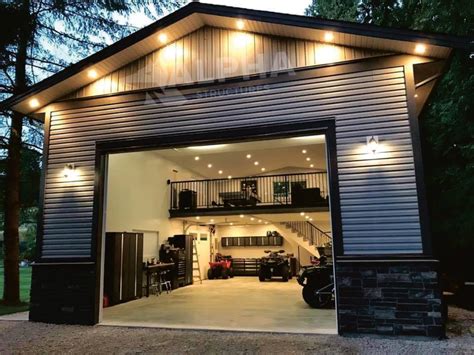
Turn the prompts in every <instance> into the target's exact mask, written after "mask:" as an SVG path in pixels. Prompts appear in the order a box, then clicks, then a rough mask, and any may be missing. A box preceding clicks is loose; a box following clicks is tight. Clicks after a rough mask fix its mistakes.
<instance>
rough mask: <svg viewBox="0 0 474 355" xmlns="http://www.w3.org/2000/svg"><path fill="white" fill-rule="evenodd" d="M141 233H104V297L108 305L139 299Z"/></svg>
mask: <svg viewBox="0 0 474 355" xmlns="http://www.w3.org/2000/svg"><path fill="white" fill-rule="evenodd" d="M142 270H143V234H142V233H127V232H123V233H115V232H108V233H106V234H105V269H104V294H105V295H106V296H107V297H108V299H109V305H111V306H113V305H116V304H119V303H123V302H128V301H131V300H134V299H137V298H140V297H142V282H143V281H142V280H143V271H142Z"/></svg>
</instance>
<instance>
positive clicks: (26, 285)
mask: <svg viewBox="0 0 474 355" xmlns="http://www.w3.org/2000/svg"><path fill="white" fill-rule="evenodd" d="M3 273H4V269H3V265H1V266H0V297H2V296H3V281H4V280H3ZM30 287H31V267H21V268H20V298H21V300H22V301H23V302H29V301H30ZM27 310H28V305H27V304H25V305H22V306H17V307H6V306H4V305H2V304H0V316H1V315H4V314H10V313H16V312H23V311H27Z"/></svg>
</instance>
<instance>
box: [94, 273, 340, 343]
mask: <svg viewBox="0 0 474 355" xmlns="http://www.w3.org/2000/svg"><path fill="white" fill-rule="evenodd" d="M101 324H102V325H116V326H139V327H159V328H178V329H207V330H215V329H220V330H234V331H264V332H286V333H313V334H336V333H337V332H336V314H335V311H334V310H333V309H312V308H310V307H309V306H308V305H307V304H306V303H305V302H304V301H303V298H302V297H301V286H300V285H298V283H297V282H296V280H295V279H294V278H293V279H292V280H290V282H287V283H285V282H281V281H277V280H275V281H267V282H264V283H261V282H259V281H258V279H257V277H235V278H233V279H229V280H204V281H203V282H202V284H195V285H192V286H187V287H183V288H180V289H177V290H174V291H173V292H171V293H170V294H166V293H163V294H161V295H159V296H155V295H153V296H150V297H149V298H146V297H144V298H142V299H139V300H136V301H131V302H128V303H124V304H121V305H117V306H114V307H110V308H105V309H104V310H103V321H102V323H101Z"/></svg>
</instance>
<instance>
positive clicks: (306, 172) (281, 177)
mask: <svg viewBox="0 0 474 355" xmlns="http://www.w3.org/2000/svg"><path fill="white" fill-rule="evenodd" d="M107 161H108V164H107V165H108V167H107V174H106V180H107V183H106V194H105V202H106V203H105V213H104V215H105V234H104V236H103V243H102V257H103V260H104V262H103V272H102V274H103V278H102V281H103V282H102V287H101V289H102V291H103V304H102V312H101V324H106V325H124V326H148V327H168V328H186V329H223V330H244V331H269V332H296V333H337V330H336V313H335V310H334V303H335V300H334V294H333V290H334V284H333V277H332V275H333V263H332V254H333V253H332V244H333V243H332V228H331V218H330V204H329V194H330V191H329V181H328V165H327V154H326V141H325V136H324V135H312V136H302V137H289V138H281V139H272V140H259V141H252V142H241V143H229V144H216V145H207V146H203V145H201V146H188V147H178V148H174V149H161V150H147V151H141V152H131V153H117V154H110V155H109V156H108V159H107Z"/></svg>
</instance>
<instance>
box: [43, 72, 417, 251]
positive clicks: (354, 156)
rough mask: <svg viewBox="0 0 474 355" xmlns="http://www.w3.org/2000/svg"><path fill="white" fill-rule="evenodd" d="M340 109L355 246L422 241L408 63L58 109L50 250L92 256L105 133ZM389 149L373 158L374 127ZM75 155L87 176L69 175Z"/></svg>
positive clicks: (50, 181)
mask: <svg viewBox="0 0 474 355" xmlns="http://www.w3.org/2000/svg"><path fill="white" fill-rule="evenodd" d="M328 116H335V117H336V140H337V151H338V164H339V181H340V199H341V210H342V226H343V238H344V251H345V253H346V254H380V253H408V252H412V253H418V252H421V251H422V245H421V235H420V223H419V217H418V204H417V191H416V186H415V172H414V163H413V153H412V144H411V136H410V128H409V122H408V112H407V100H406V90H405V81H404V73H403V67H396V68H388V69H378V70H370V71H364V72H358V73H351V74H340V75H334V76H326V77H318V78H311V79H300V80H294V81H290V82H280V83H273V84H269V85H267V86H265V88H264V89H262V90H260V91H256V92H243V93H238V94H232V95H225V96H219V97H203V96H202V95H201V96H200V95H197V97H193V98H191V99H187V100H180V101H178V104H177V105H170V104H169V103H168V104H166V103H162V102H159V101H157V100H154V99H151V98H150V99H146V100H144V101H143V100H141V101H134V102H120V103H116V104H110V105H107V106H98V107H87V108H78V109H70V110H64V111H56V112H52V113H51V133H50V141H49V144H50V145H49V157H48V166H47V173H46V185H45V201H44V237H43V246H42V256H43V257H44V258H55V257H58V258H59V257H61V258H63V257H66V258H67V257H89V256H91V235H92V209H93V194H94V162H95V143H96V142H97V141H102V140H111V139H114V140H116V139H121V138H132V137H146V136H159V135H160V134H164V133H167V134H169V133H172V132H176V131H178V130H179V131H180V132H192V131H197V130H198V131H201V132H202V131H206V130H209V131H212V130H222V129H226V128H229V127H242V126H245V127H249V126H252V125H257V124H258V125H261V124H272V123H274V122H286V121H290V122H294V121H302V120H313V119H314V120H317V119H318V118H322V117H328ZM370 135H377V136H379V139H380V143H381V145H383V146H384V149H385V151H384V152H381V153H380V154H379V156H378V157H377V159H369V158H368V156H367V155H366V154H361V152H360V150H361V149H363V148H364V147H365V145H366V136H370ZM66 163H75V164H76V167H77V169H78V172H79V174H80V179H79V180H78V181H75V182H66V181H64V179H63V177H62V169H63V168H64V164H66Z"/></svg>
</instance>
